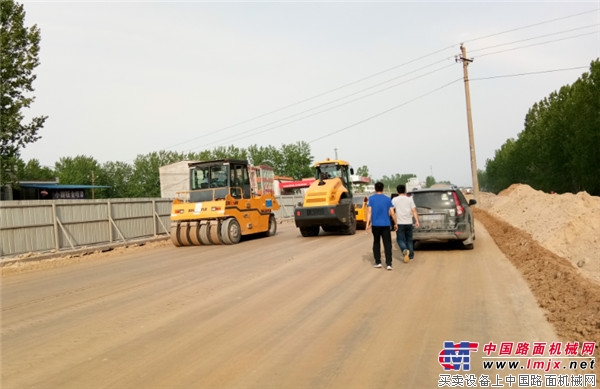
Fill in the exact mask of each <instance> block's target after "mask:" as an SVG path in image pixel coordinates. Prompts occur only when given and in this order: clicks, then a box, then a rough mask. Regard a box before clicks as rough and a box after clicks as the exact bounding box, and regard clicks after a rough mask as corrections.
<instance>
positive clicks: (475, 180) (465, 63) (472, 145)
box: [456, 44, 479, 201]
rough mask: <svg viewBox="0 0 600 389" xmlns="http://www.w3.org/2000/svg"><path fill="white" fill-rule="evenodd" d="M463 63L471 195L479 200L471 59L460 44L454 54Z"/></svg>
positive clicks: (457, 60)
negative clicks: (457, 53) (456, 53)
mask: <svg viewBox="0 0 600 389" xmlns="http://www.w3.org/2000/svg"><path fill="white" fill-rule="evenodd" d="M459 61H461V62H462V63H463V73H464V80H465V99H466V100H467V125H468V126H469V149H470V150H471V175H472V176H473V197H474V198H475V200H477V201H479V180H478V178H477V161H476V157H475V140H474V137H473V119H472V118H471V93H470V92H469V72H468V71H467V67H468V66H469V64H470V63H471V62H473V59H472V58H471V59H469V58H467V49H466V48H465V46H463V45H462V44H461V45H460V56H456V62H459Z"/></svg>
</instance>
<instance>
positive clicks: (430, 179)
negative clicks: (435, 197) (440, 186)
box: [425, 176, 436, 188]
mask: <svg viewBox="0 0 600 389" xmlns="http://www.w3.org/2000/svg"><path fill="white" fill-rule="evenodd" d="M435 184H436V182H435V178H434V177H433V176H427V178H425V187H426V188H431V187H432V186H434V185H435Z"/></svg>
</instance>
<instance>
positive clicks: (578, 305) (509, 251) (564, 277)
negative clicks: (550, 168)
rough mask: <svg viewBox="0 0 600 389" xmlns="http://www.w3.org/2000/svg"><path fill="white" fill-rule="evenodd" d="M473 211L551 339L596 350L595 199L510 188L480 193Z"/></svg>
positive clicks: (599, 249) (599, 311)
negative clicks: (548, 326) (521, 281)
mask: <svg viewBox="0 0 600 389" xmlns="http://www.w3.org/2000/svg"><path fill="white" fill-rule="evenodd" d="M473 211H474V214H475V218H476V219H477V220H479V221H480V222H482V223H483V225H484V226H485V228H486V230H488V232H489V233H490V235H491V236H492V238H493V239H494V241H495V242H496V244H497V245H498V247H499V248H500V249H501V250H502V251H503V252H504V254H505V255H506V257H507V258H508V259H509V260H510V261H511V262H512V263H513V264H514V266H515V267H516V268H517V269H519V270H520V271H521V273H522V274H523V277H524V278H525V280H526V281H527V282H528V284H529V286H530V288H531V291H532V293H533V295H534V296H535V297H536V299H537V300H538V302H539V304H540V306H541V307H542V308H543V309H544V310H545V312H546V317H547V319H548V321H549V322H550V323H552V324H553V326H554V328H555V330H556V332H557V334H558V335H559V336H560V337H561V338H562V339H564V341H565V342H567V341H568V342H573V341H577V342H579V343H580V344H581V343H583V342H596V345H597V347H598V346H600V245H599V242H598V240H599V238H598V236H600V198H598V197H594V196H590V195H588V194H587V193H579V194H576V195H574V194H562V195H557V194H546V193H544V192H540V191H536V190H534V189H532V188H531V187H529V186H527V185H513V186H511V187H510V188H508V189H506V190H505V191H503V192H501V193H500V194H498V195H497V196H495V195H493V194H489V193H480V196H479V201H478V204H477V206H475V207H473ZM599 354H600V353H599V352H598V350H596V353H595V356H596V360H597V362H598V359H599Z"/></svg>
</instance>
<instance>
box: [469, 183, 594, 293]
mask: <svg viewBox="0 0 600 389" xmlns="http://www.w3.org/2000/svg"><path fill="white" fill-rule="evenodd" d="M477 207H479V208H482V209H484V210H486V211H488V212H490V213H492V214H493V215H495V216H498V217H499V218H500V219H502V220H504V221H506V222H507V223H509V224H511V225H513V226H515V227H517V228H519V229H521V230H523V231H525V232H528V233H529V234H531V236H532V237H533V239H535V240H536V241H537V242H538V243H539V244H541V245H542V246H543V247H545V248H547V249H548V250H550V251H552V252H553V253H555V254H557V255H558V256H560V257H562V258H566V259H567V260H569V262H571V264H573V266H575V267H577V268H578V269H580V271H581V273H582V275H583V276H585V277H588V278H591V279H592V280H594V281H595V282H597V283H600V197H596V196H590V195H589V194H588V193H586V192H580V193H577V194H572V193H565V194H561V195H559V194H548V193H544V192H542V191H538V190H534V189H533V188H531V187H530V186H528V185H517V184H515V185H512V186H511V187H510V188H508V189H506V190H504V191H502V192H500V193H499V194H498V195H497V196H496V195H493V194H490V193H481V194H480V197H479V204H478V205H477Z"/></svg>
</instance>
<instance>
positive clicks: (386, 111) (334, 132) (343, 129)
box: [308, 78, 462, 144]
mask: <svg viewBox="0 0 600 389" xmlns="http://www.w3.org/2000/svg"><path fill="white" fill-rule="evenodd" d="M458 81H462V78H458V79H456V80H454V81H451V82H449V83H447V84H444V85H442V86H440V87H438V88H435V89H432V90H430V91H429V92H427V93H424V94H422V95H419V96H417V97H415V98H413V99H410V100H408V101H405V102H403V103H401V104H398V105H395V106H393V107H391V108H388V109H386V110H385V111H381V112H379V113H377V114H375V115H372V116H369V117H367V118H365V119H362V120H359V121H358V122H354V123H352V124H350V125H348V126H346V127H343V128H340V129H339V130H336V131H332V132H329V133H327V134H325V135H322V136H320V137H318V138H315V139H313V140H310V141H308V143H309V144H310V143H314V142H316V141H318V140H321V139H324V138H327V137H330V136H331V135H335V134H338V133H340V132H342V131H346V130H348V129H350V128H352V127H355V126H357V125H359V124H362V123H365V122H368V121H369V120H372V119H375V118H377V117H379V116H382V115H385V114H386V113H388V112H391V111H394V110H396V109H398V108H401V107H404V106H405V105H407V104H410V103H412V102H414V101H416V100H419V99H421V98H423V97H425V96H429V95H430V94H433V93H435V92H437V91H440V90H442V89H444V88H446V87H448V86H450V85H452V84H454V83H456V82H458Z"/></svg>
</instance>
